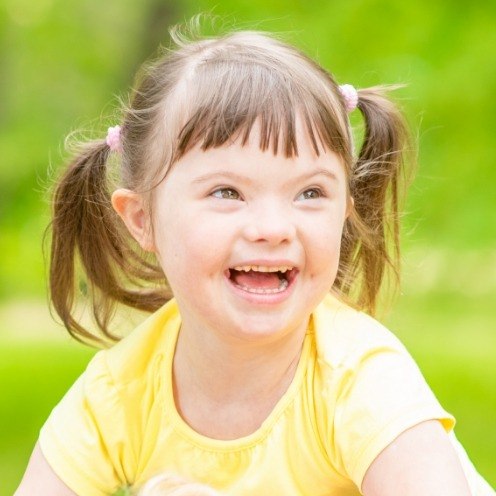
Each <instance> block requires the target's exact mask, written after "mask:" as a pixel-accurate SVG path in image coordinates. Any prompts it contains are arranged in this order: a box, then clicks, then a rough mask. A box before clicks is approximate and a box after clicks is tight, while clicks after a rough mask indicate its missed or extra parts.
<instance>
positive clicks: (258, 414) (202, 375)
mask: <svg viewBox="0 0 496 496" xmlns="http://www.w3.org/2000/svg"><path fill="white" fill-rule="evenodd" d="M305 330H306V323H305V325H303V326H301V328H299V329H296V330H294V332H291V333H289V334H287V335H285V336H282V337H281V338H279V339H278V340H277V341H272V342H270V343H264V344H261V343H256V344H254V343H246V342H244V343H233V342H229V343H226V342H224V341H223V340H222V339H219V338H218V337H216V335H215V334H213V333H212V334H208V333H207V332H208V331H205V332H202V333H196V332H191V331H192V330H191V329H190V328H188V327H187V326H183V327H182V328H181V332H180V333H179V339H178V342H177V346H176V352H175V356H174V364H173V376H174V397H175V403H176V408H177V410H178V412H179V413H180V415H181V417H182V418H183V420H184V421H185V422H187V423H188V424H189V425H190V426H191V427H192V428H193V429H194V430H196V431H197V432H198V433H200V434H203V435H205V436H208V437H210V438H213V439H238V438H240V437H243V436H247V435H249V434H251V433H253V432H255V431H256V430H257V429H258V428H259V427H260V426H261V425H262V423H263V422H264V420H266V418H267V417H268V416H269V415H270V413H271V412H272V411H273V409H274V407H275V406H276V404H277V403H278V401H279V400H280V399H281V397H282V396H283V395H284V393H285V392H286V391H287V389H288V388H289V386H290V384H291V382H292V380H293V378H294V375H295V372H296V369H297V366H298V363H299V358H300V355H301V351H302V345H303V340H304V336H305ZM206 337H207V339H206Z"/></svg>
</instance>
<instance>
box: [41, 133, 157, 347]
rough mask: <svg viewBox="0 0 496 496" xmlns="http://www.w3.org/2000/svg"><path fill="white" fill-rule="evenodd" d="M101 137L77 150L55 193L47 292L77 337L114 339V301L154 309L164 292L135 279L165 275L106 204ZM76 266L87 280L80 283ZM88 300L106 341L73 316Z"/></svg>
mask: <svg viewBox="0 0 496 496" xmlns="http://www.w3.org/2000/svg"><path fill="white" fill-rule="evenodd" d="M109 154H110V148H109V147H108V145H107V144H106V142H105V141H103V140H102V141H93V142H90V143H89V144H87V145H85V146H84V147H82V148H81V150H80V153H79V154H78V155H77V156H76V157H75V158H74V159H73V160H72V162H71V163H70V164H69V166H68V168H67V170H66V171H65V173H64V174H63V175H62V177H61V178H60V180H59V182H58V184H57V186H56V189H55V191H54V195H53V221H52V224H51V230H52V243H51V255H50V278H49V284H50V296H51V301H52V305H53V308H54V309H55V311H56V312H57V314H58V315H59V316H60V318H61V319H62V322H63V323H64V325H65V327H66V328H67V330H68V331H69V333H70V334H71V335H72V336H74V337H75V338H76V339H78V340H79V341H83V342H86V341H90V342H95V341H96V342H104V341H109V340H110V341H115V340H117V339H118V338H117V337H116V336H115V335H114V334H112V333H111V332H110V330H109V323H110V320H111V318H112V316H113V314H114V309H115V304H116V303H123V304H125V305H128V306H131V307H133V308H136V309H140V310H145V311H154V310H156V309H157V308H159V307H160V306H161V305H162V304H163V303H164V302H165V301H166V299H167V297H166V295H165V294H164V290H163V289H162V290H158V289H155V290H153V289H152V290H133V289H129V283H132V284H134V285H135V286H136V284H137V281H139V280H140V279H141V280H148V281H150V280H152V281H153V280H158V279H161V280H163V279H164V276H163V273H162V272H161V271H160V269H159V268H157V267H156V266H154V265H153V264H151V263H150V262H147V261H146V260H145V259H144V258H143V257H142V256H141V255H140V254H139V253H138V251H137V250H136V247H134V246H133V245H132V243H131V241H130V239H129V236H128V235H126V233H125V232H124V230H123V228H122V225H121V224H122V223H121V222H120V219H118V217H117V215H116V214H115V212H114V211H113V209H112V207H111V204H110V194H109V189H108V185H107V165H106V164H107V160H108V158H109ZM79 268H81V269H82V271H83V272H84V273H85V275H86V278H84V279H82V280H81V281H79V270H78V269H79ZM81 294H82V295H84V296H86V297H89V298H90V299H91V306H92V309H93V316H94V319H95V322H96V324H97V326H98V327H99V329H100V330H101V331H102V334H103V336H104V339H103V340H102V339H101V338H100V337H98V336H96V335H94V334H92V333H91V332H89V331H88V330H86V329H85V328H84V327H83V326H82V325H81V323H80V322H78V320H79V318H78V319H76V317H75V313H76V312H77V310H78V303H79V300H80V298H79V297H78V296H80V295H81Z"/></svg>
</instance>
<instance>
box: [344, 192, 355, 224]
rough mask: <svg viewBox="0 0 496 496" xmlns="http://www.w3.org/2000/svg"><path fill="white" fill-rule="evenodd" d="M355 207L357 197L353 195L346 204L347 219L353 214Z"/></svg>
mask: <svg viewBox="0 0 496 496" xmlns="http://www.w3.org/2000/svg"><path fill="white" fill-rule="evenodd" d="M354 208H355V199H354V198H353V197H352V196H349V197H348V201H347V205H346V217H345V218H346V219H347V218H348V217H349V216H350V215H351V212H352V210H353V209H354Z"/></svg>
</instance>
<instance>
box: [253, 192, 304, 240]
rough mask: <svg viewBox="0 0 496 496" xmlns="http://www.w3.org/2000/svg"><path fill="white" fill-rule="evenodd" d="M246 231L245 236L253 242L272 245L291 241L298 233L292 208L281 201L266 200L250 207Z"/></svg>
mask: <svg viewBox="0 0 496 496" xmlns="http://www.w3.org/2000/svg"><path fill="white" fill-rule="evenodd" d="M244 233H245V238H246V239H247V240H248V241H250V242H252V243H255V242H257V243H267V244H268V245H272V246H277V245H280V244H281V243H289V242H290V241H292V240H293V239H294V238H295V235H296V225H295V219H294V218H293V216H292V215H291V209H290V208H288V207H285V206H284V205H282V204H281V203H280V202H276V201H266V202H263V203H261V204H260V205H259V206H258V207H257V208H252V209H250V216H249V219H248V220H247V223H246V226H245V229H244Z"/></svg>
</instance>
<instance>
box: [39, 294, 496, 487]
mask: <svg viewBox="0 0 496 496" xmlns="http://www.w3.org/2000/svg"><path fill="white" fill-rule="evenodd" d="M179 328H180V316H179V313H178V309H177V305H176V303H175V302H174V301H171V302H169V303H168V304H167V305H165V306H164V307H163V308H162V309H160V310H159V311H157V312H156V313H155V314H153V315H152V316H151V317H150V318H148V319H147V320H146V321H145V322H144V323H143V324H142V325H141V326H140V327H138V328H137V329H136V330H135V331H134V332H133V333H132V334H131V335H130V336H128V337H127V338H125V339H124V340H122V341H121V342H120V343H118V344H117V345H115V346H114V347H113V348H111V349H110V350H105V351H100V352H99V353H97V354H96V355H95V357H94V358H93V360H92V361H91V362H90V364H89V366H88V368H87V370H86V371H85V372H84V374H83V375H82V376H81V377H80V378H79V379H78V380H77V381H76V383H75V384H74V385H73V387H72V388H71V389H70V390H69V392H68V393H67V394H66V396H65V397H64V398H63V399H62V401H61V402H60V403H59V405H57V406H56V407H55V409H54V410H53V412H52V413H51V415H50V417H49V419H48V420H47V422H46V424H45V425H44V426H43V428H42V430H41V434H40V445H41V449H42V451H43V454H44V456H45V457H46V459H47V461H48V463H49V464H50V466H51V467H52V468H53V470H54V471H55V472H56V473H57V475H58V476H59V477H60V478H61V479H62V480H63V481H64V482H65V483H66V484H67V485H68V486H69V487H70V488H71V489H72V490H73V491H74V492H75V493H76V494H78V495H82V496H104V495H109V494H111V493H112V492H113V491H115V489H116V488H117V487H119V486H122V485H124V484H141V483H143V482H145V481H146V480H147V479H149V478H150V477H152V476H154V475H156V474H157V473H159V472H163V471H166V472H174V473H177V474H178V475H183V476H185V477H186V478H188V479H193V480H197V481H200V482H204V483H206V484H210V485H211V486H213V487H215V488H216V489H218V490H220V491H221V492H223V493H224V494H227V495H236V496H243V495H264V494H270V495H284V496H307V495H308V496H310V495H311V496H324V495H326V496H352V495H353V496H355V495H358V494H360V491H359V489H358V488H359V487H360V486H361V483H362V479H363V476H364V474H365V472H366V470H367V468H368V467H369V466H370V464H371V463H372V461H373V460H374V458H375V457H376V456H377V455H378V454H379V453H380V452H381V451H382V450H383V449H384V448H385V447H386V446H387V445H388V444H390V443H391V442H392V441H393V440H394V439H395V438H396V437H397V436H398V435H399V434H400V433H402V432H403V431H405V430H406V429H408V428H409V427H411V426H413V425H415V424H418V423H419V422H422V421H425V420H428V419H439V420H440V421H441V422H442V424H443V426H444V427H445V429H446V430H447V431H450V430H451V429H452V428H453V425H454V419H453V417H452V416H451V415H450V414H448V413H447V412H446V411H444V410H443V409H442V408H441V406H440V405H439V403H438V401H437V400H436V398H435V397H434V395H433V393H432V392H431V390H430V389H429V387H428V386H427V384H426V382H425V380H424V379H423V377H422V375H421V374H420V372H419V370H418V368H417V366H416V364H415V363H414V361H413V359H412V358H411V357H410V355H409V354H408V353H407V352H406V351H405V349H404V347H403V346H402V345H401V343H400V342H399V341H398V340H397V339H396V338H395V337H394V336H393V335H392V334H391V333H390V332H389V331H388V330H387V329H385V328H384V327H382V326H381V325H380V324H379V323H378V322H376V321H375V320H373V319H372V318H370V317H368V316H367V315H365V314H363V313H360V312H356V311H354V310H352V309H350V308H349V307H347V306H345V305H343V304H342V303H340V302H338V301H337V300H336V299H335V298H333V297H331V296H328V297H326V298H325V300H324V301H323V302H322V303H321V304H320V305H319V306H318V307H317V309H316V310H315V312H314V313H313V314H312V318H311V320H310V323H309V326H308V330H307V334H306V336H305V340H304V345H303V351H302V354H301V358H300V362H299V364H298V368H297V371H296V374H295V377H294V379H293V381H292V383H291V385H290V387H289V388H288V390H287V392H286V393H285V394H284V396H283V397H282V398H281V399H280V401H279V402H278V404H277V405H276V407H275V408H274V410H273V411H272V412H271V414H270V415H269V416H268V418H267V419H266V420H265V421H264V423H263V424H262V426H261V427H260V428H259V429H258V430H257V431H256V432H254V433H252V434H251V435H249V436H246V437H243V438H241V439H236V440H229V441H220V440H214V439H209V438H207V437H205V436H202V435H200V434H198V433H197V432H195V431H193V429H191V428H190V427H189V426H188V425H187V424H186V423H185V422H184V421H183V420H182V418H181V417H180V416H179V414H178V412H177V411H176V408H175V405H174V398H173V393H172V381H171V371H172V359H173V355H174V348H175V343H176V339H177V336H178V332H179ZM453 442H454V443H455V445H456V447H457V450H458V451H459V453H460V457H461V459H462V463H463V465H464V468H465V471H466V474H467V477H468V479H469V481H470V484H471V485H472V491H473V494H474V495H481V496H482V495H484V496H485V495H491V494H494V492H493V491H492V490H491V489H490V488H489V486H487V484H486V485H485V486H484V484H485V483H484V481H483V480H482V479H481V478H480V477H479V476H478V474H477V473H476V471H475V470H474V468H473V466H472V464H471V463H470V461H469V460H468V458H466V455H465V454H464V451H463V448H461V447H460V446H459V445H458V444H457V443H456V440H455V439H454V437H453Z"/></svg>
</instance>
